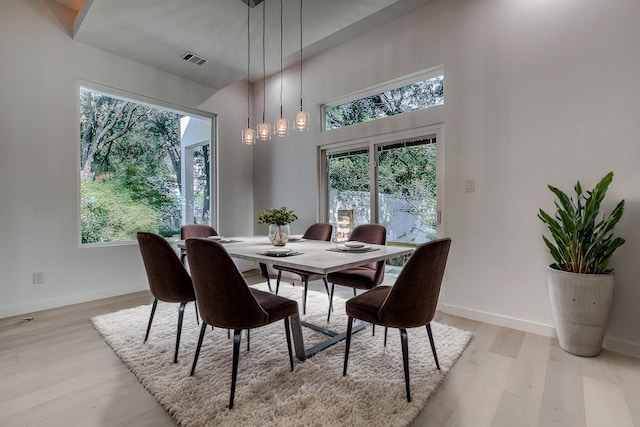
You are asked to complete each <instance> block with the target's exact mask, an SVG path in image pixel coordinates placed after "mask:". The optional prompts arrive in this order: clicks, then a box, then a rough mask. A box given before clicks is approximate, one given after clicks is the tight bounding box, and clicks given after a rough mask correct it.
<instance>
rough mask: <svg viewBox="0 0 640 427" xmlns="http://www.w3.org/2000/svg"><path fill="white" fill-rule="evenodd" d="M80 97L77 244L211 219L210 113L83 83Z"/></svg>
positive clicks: (171, 231)
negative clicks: (195, 112)
mask: <svg viewBox="0 0 640 427" xmlns="http://www.w3.org/2000/svg"><path fill="white" fill-rule="evenodd" d="M110 92H111V90H110ZM79 95H80V156H79V159H80V165H79V174H80V241H81V243H82V244H96V243H114V242H126V241H132V240H135V239H136V232H138V231H150V232H154V233H158V234H161V235H163V236H165V237H171V236H175V235H177V234H179V233H180V227H181V225H182V224H185V223H206V224H210V223H211V220H212V217H211V212H212V209H211V201H212V197H211V193H212V191H211V187H212V185H211V178H210V177H211V176H215V175H214V174H212V173H211V166H212V165H213V164H214V163H213V162H212V158H211V154H212V152H213V150H212V148H213V147H214V145H212V135H213V134H214V133H213V131H212V127H213V116H212V115H209V116H207V115H205V114H204V113H200V114H193V113H192V112H187V111H185V110H184V109H178V108H174V107H168V106H164V105H162V106H161V105H157V103H152V102H150V101H149V100H143V99H142V98H141V97H135V96H133V95H130V94H123V93H118V94H113V93H107V92H106V91H102V90H95V89H92V88H89V87H86V86H81V87H80V89H79Z"/></svg>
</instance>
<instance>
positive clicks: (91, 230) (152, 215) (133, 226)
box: [80, 179, 159, 243]
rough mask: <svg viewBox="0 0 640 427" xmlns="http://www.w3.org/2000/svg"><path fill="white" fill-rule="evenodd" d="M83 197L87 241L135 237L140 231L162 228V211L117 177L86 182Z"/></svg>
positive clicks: (85, 238)
mask: <svg viewBox="0 0 640 427" xmlns="http://www.w3.org/2000/svg"><path fill="white" fill-rule="evenodd" d="M80 198H81V202H80V204H81V205H80V212H81V222H82V242H83V243H99V242H117V241H123V240H131V236H132V235H133V236H135V234H136V232H138V231H149V232H152V233H157V232H158V222H159V214H158V212H156V211H155V210H154V209H153V208H152V207H150V206H146V205H145V204H144V203H140V202H139V201H136V200H134V199H133V198H132V197H131V193H130V192H128V191H122V187H121V186H120V185H119V184H118V183H117V181H116V180H114V179H97V180H93V181H87V182H84V183H83V185H82V186H81V187H80Z"/></svg>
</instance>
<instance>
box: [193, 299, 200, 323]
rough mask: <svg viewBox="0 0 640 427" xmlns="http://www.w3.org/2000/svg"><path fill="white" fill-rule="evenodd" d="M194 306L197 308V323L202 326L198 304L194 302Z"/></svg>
mask: <svg viewBox="0 0 640 427" xmlns="http://www.w3.org/2000/svg"><path fill="white" fill-rule="evenodd" d="M193 306H194V307H195V308H196V323H198V325H199V324H200V314H198V302H197V301H194V302H193Z"/></svg>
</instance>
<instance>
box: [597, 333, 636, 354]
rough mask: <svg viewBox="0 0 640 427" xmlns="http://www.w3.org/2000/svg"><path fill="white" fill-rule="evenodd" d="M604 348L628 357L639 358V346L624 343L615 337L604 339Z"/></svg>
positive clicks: (627, 342)
mask: <svg viewBox="0 0 640 427" xmlns="http://www.w3.org/2000/svg"><path fill="white" fill-rule="evenodd" d="M602 346H603V347H604V348H606V349H607V350H610V351H614V352H616V353H623V354H628V355H630V356H635V357H640V344H637V343H632V342H629V341H624V340H621V339H618V338H615V337H608V336H605V337H604V343H603V344H602Z"/></svg>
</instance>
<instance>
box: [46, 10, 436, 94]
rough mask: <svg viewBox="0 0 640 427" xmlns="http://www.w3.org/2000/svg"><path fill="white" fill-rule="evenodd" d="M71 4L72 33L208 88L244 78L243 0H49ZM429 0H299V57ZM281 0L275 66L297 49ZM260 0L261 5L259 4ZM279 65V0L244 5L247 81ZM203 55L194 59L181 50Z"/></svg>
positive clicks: (293, 15)
mask: <svg viewBox="0 0 640 427" xmlns="http://www.w3.org/2000/svg"><path fill="white" fill-rule="evenodd" d="M56 1H57V2H58V3H61V4H63V5H65V6H67V7H69V8H71V9H73V10H75V11H77V12H78V14H77V17H76V19H75V22H74V39H75V40H77V41H79V42H82V43H86V44H88V45H91V46H95V47H98V48H100V49H104V50H106V51H109V52H112V53H115V54H117V55H120V56H123V57H125V58H129V59H132V60H134V61H137V62H140V63H143V64H147V65H149V66H151V67H154V68H157V69H160V70H164V71H167V72H169V73H172V74H176V75H178V76H182V77H184V78H187V79H190V80H194V81H197V82H200V83H202V84H205V85H207V86H210V87H212V88H215V89H221V88H223V87H225V86H227V85H229V84H231V83H234V82H236V81H238V80H242V79H245V78H246V75H247V8H248V6H247V4H246V0H245V1H244V2H243V0H180V1H176V0H84V1H83V0H56ZM429 1H431V0H348V1H347V0H322V1H319V0H316V1H310V0H306V1H305V2H304V4H303V33H302V37H303V57H304V58H305V59H306V58H309V57H311V56H313V55H316V54H318V53H320V52H322V51H324V50H326V49H329V48H331V47H333V46H336V45H338V44H340V43H343V42H344V41H346V40H348V39H351V38H353V37H356V36H358V35H360V34H362V33H364V32H366V31H368V30H369V29H371V28H373V27H375V26H377V25H380V24H381V23H383V22H386V21H388V20H391V19H394V18H396V17H397V16H400V15H403V14H405V13H408V12H410V11H411V10H413V9H415V8H416V7H419V6H421V5H424V4H426V3H428V2H429ZM282 2H283V14H282V15H283V27H284V31H283V33H284V37H283V66H284V68H286V67H287V66H289V65H293V64H296V63H297V62H298V61H299V55H300V1H299V0H282ZM265 7H266V9H265ZM263 11H264V12H265V13H266V18H265V20H266V26H265V29H266V36H265V44H266V48H265V51H266V55H265V58H266V60H265V68H266V74H267V75H270V74H273V73H275V72H278V71H279V70H280V2H279V1H276V0H265V1H263V2H262V3H261V4H259V5H258V6H256V7H255V8H251V16H250V22H251V24H250V27H251V73H250V77H251V80H252V81H255V80H257V79H260V78H262V19H263V18H262V14H263ZM188 51H189V52H193V53H195V54H196V55H198V56H201V57H203V58H206V59H209V60H210V62H208V63H207V64H205V65H196V64H194V63H191V62H187V61H184V60H182V59H181V57H182V56H183V55H184V54H185V53H186V52H188Z"/></svg>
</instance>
